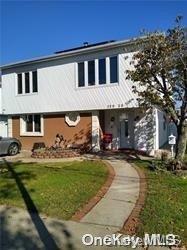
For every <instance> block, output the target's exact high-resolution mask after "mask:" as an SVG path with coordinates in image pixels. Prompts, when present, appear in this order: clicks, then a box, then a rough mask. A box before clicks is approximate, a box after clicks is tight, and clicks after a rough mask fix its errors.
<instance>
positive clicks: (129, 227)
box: [120, 163, 147, 235]
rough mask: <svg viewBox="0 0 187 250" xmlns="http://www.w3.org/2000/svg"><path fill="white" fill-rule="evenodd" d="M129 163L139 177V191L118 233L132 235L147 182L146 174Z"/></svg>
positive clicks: (142, 203)
mask: <svg viewBox="0 0 187 250" xmlns="http://www.w3.org/2000/svg"><path fill="white" fill-rule="evenodd" d="M131 165H132V166H133V167H134V168H135V169H136V171H137V172H138V175H139V178H140V192H139V197H138V199H137V201H136V204H135V206H134V208H133V210H132V212H131V214H130V215H129V217H128V219H127V220H126V221H125V222H124V225H123V227H122V229H121V230H120V233H123V234H127V235H134V234H135V233H136V229H137V226H138V225H139V223H140V220H139V215H140V212H141V210H142V208H143V206H144V203H145V198H146V193H147V182H146V176H145V173H144V171H143V170H142V169H140V168H138V167H137V166H136V165H135V164H133V163H131Z"/></svg>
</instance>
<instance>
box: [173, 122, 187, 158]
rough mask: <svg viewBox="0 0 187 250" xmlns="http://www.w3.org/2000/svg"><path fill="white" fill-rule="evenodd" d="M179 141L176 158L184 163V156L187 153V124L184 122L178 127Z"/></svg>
mask: <svg viewBox="0 0 187 250" xmlns="http://www.w3.org/2000/svg"><path fill="white" fill-rule="evenodd" d="M177 130H178V139H177V145H176V146H177V147H176V156H175V158H176V159H177V160H179V161H183V159H184V155H185V153H186V143H187V124H186V122H185V120H184V121H182V122H181V124H180V125H179V126H178V129H177Z"/></svg>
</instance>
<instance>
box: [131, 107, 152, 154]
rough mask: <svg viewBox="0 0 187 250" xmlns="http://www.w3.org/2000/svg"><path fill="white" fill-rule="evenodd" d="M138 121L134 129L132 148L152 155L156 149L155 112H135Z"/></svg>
mask: <svg viewBox="0 0 187 250" xmlns="http://www.w3.org/2000/svg"><path fill="white" fill-rule="evenodd" d="M136 117H137V118H138V120H137V121H136V123H135V128H134V148H135V149H137V150H141V151H146V152H148V153H149V154H153V153H154V152H153V151H154V149H155V147H156V145H155V140H156V120H155V110H154V111H153V110H151V109H150V110H147V111H146V112H145V113H141V112H136Z"/></svg>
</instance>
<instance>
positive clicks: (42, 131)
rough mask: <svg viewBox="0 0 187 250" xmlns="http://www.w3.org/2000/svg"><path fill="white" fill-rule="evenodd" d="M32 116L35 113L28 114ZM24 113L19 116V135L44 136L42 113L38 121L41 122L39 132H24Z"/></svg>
mask: <svg viewBox="0 0 187 250" xmlns="http://www.w3.org/2000/svg"><path fill="white" fill-rule="evenodd" d="M30 115H32V116H34V115H35V114H30ZM24 117H25V115H22V116H20V136H44V119H43V115H40V123H41V132H34V131H33V132H26V131H25V130H26V129H25V125H26V123H25V121H24ZM34 126H35V125H34V119H33V128H34Z"/></svg>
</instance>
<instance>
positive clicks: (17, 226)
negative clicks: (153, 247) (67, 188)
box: [0, 158, 139, 250]
mask: <svg viewBox="0 0 187 250" xmlns="http://www.w3.org/2000/svg"><path fill="white" fill-rule="evenodd" d="M108 162H109V163H110V164H111V165H112V166H113V168H114V170H115V173H116V175H115V178H114V181H113V183H112V185H111V186H110V188H109V190H108V192H107V193H106V194H105V196H104V197H103V198H102V199H101V200H100V201H99V203H98V204H97V205H96V206H95V207H94V208H93V209H92V210H91V211H90V212H89V213H88V214H87V215H86V216H85V217H84V218H83V219H82V220H81V221H80V222H74V221H60V220H57V219H52V218H44V217H42V216H40V215H38V214H32V213H31V212H28V211H25V210H22V209H18V208H8V207H5V206H0V221H1V235H0V246H1V249H2V250H10V249H14V250H16V249H26V250H30V249H32V250H33V249H36V250H37V249H51V250H55V249H86V248H87V246H84V245H83V244H82V242H81V238H82V236H83V235H84V234H88V233H90V234H92V235H93V236H105V235H111V234H112V233H116V232H117V231H119V230H120V229H121V228H122V227H123V224H124V222H125V221H126V220H127V218H128V216H129V215H130V213H131V211H132V209H133V207H134V204H135V202H136V200H137V198H138V195H139V176H138V174H137V172H136V170H135V169H134V168H133V167H132V166H131V165H130V164H128V163H127V162H126V161H124V160H116V159H115V158H114V159H110V160H109V161H108ZM91 248H92V249H109V247H107V246H106V247H101V246H99V247H91ZM110 249H116V248H113V247H110Z"/></svg>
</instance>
